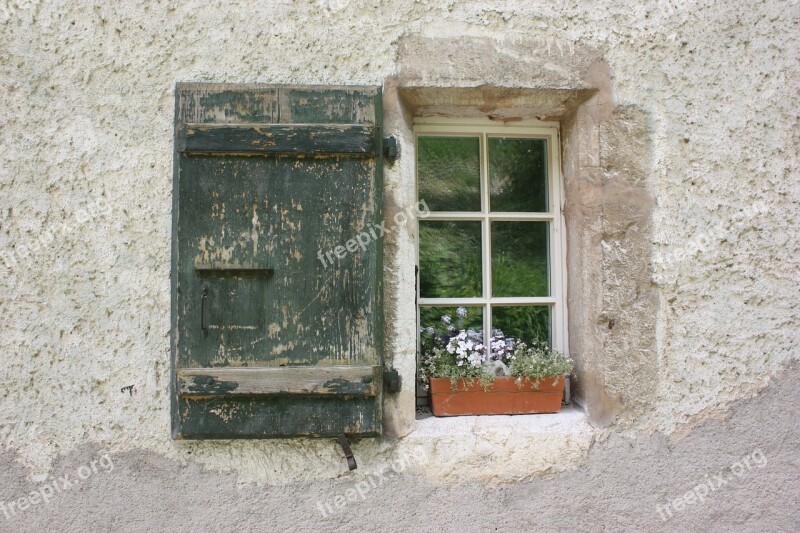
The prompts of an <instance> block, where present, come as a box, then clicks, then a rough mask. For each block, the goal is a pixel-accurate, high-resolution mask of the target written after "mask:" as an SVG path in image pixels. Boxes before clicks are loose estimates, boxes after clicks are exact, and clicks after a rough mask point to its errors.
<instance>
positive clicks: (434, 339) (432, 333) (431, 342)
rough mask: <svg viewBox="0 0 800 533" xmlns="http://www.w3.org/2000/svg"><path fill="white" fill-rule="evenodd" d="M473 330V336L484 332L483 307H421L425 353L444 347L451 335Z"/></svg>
mask: <svg viewBox="0 0 800 533" xmlns="http://www.w3.org/2000/svg"><path fill="white" fill-rule="evenodd" d="M462 330H463V331H471V332H472V333H471V336H473V337H479V336H481V335H482V334H483V308H482V307H420V308H419V336H420V348H421V352H422V354H423V355H425V354H428V353H429V352H430V351H431V350H432V349H433V348H444V347H445V346H446V345H447V342H448V341H449V340H450V337H453V336H455V335H457V334H458V333H459V331H462Z"/></svg>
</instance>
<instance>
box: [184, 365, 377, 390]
mask: <svg viewBox="0 0 800 533" xmlns="http://www.w3.org/2000/svg"><path fill="white" fill-rule="evenodd" d="M381 375H382V371H381V367H378V366H311V367H260V368H258V367H233V368H230V367H229V368H181V369H178V387H179V388H178V394H179V395H180V396H235V395H248V394H278V395H287V394H311V395H340V396H375V395H377V394H378V391H379V390H380V385H381Z"/></svg>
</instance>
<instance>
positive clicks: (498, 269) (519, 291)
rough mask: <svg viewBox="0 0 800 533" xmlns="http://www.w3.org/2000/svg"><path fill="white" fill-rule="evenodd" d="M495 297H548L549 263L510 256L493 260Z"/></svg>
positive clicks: (505, 255)
mask: <svg viewBox="0 0 800 533" xmlns="http://www.w3.org/2000/svg"><path fill="white" fill-rule="evenodd" d="M492 292H493V293H494V296H547V295H548V283H547V262H546V261H541V260H539V261H524V260H520V259H518V258H516V257H514V256H511V255H509V254H503V255H501V256H500V257H497V256H495V258H494V259H493V260H492Z"/></svg>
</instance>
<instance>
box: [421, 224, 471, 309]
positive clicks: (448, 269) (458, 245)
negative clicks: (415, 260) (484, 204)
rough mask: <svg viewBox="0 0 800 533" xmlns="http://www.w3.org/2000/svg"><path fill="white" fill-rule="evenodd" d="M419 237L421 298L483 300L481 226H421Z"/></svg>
mask: <svg viewBox="0 0 800 533" xmlns="http://www.w3.org/2000/svg"><path fill="white" fill-rule="evenodd" d="M470 230H472V231H470ZM419 234H420V236H419V271H420V276H419V277H420V286H419V289H420V295H421V296H422V297H423V298H463V297H475V296H480V295H481V256H480V253H481V240H480V223H477V222H421V223H420V225H419Z"/></svg>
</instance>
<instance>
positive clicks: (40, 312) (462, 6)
mask: <svg viewBox="0 0 800 533" xmlns="http://www.w3.org/2000/svg"><path fill="white" fill-rule="evenodd" d="M4 6H5V9H3V10H2V12H0V19H1V20H2V25H0V68H2V72H3V78H4V80H6V83H4V84H3V87H2V89H0V124H1V126H0V127H2V132H3V139H4V142H3V150H2V154H1V155H0V157H1V159H0V192H1V194H0V197H1V198H2V200H1V202H2V203H0V251H2V253H3V254H4V255H3V264H6V265H7V266H8V267H9V268H6V269H5V270H4V274H3V291H2V296H0V301H2V307H1V308H0V320H1V321H2V322H1V324H2V336H0V353H2V354H3V359H2V360H3V365H2V370H0V382H1V383H2V389H0V438H2V442H3V443H4V444H5V445H6V446H7V447H8V452H7V455H9V456H10V457H12V458H13V459H15V460H16V461H17V462H18V464H21V465H23V466H24V467H25V472H26V473H27V474H28V475H30V476H32V479H39V480H41V479H43V477H44V476H45V475H46V473H47V472H48V471H50V469H51V466H52V464H53V462H54V461H55V460H56V459H57V457H59V456H61V455H62V454H69V453H71V452H73V451H75V450H77V449H78V448H80V447H83V446H86V445H96V446H100V447H102V448H104V449H108V450H111V451H113V452H115V453H123V452H126V453H127V452H130V453H142V454H145V455H146V454H152V455H150V456H149V457H151V458H152V459H151V460H152V461H156V462H157V461H161V459H159V457H162V456H163V457H165V458H167V459H168V460H178V461H183V462H188V463H193V462H195V461H196V462H198V463H200V464H202V465H204V466H205V467H207V468H209V469H210V470H211V472H228V471H234V472H236V473H237V474H238V476H239V479H240V480H242V481H261V482H267V483H285V482H286V481H287V480H289V479H294V480H312V479H318V478H320V477H329V478H333V477H336V476H338V475H340V474H341V473H342V469H343V464H342V462H341V458H340V454H339V452H338V450H337V449H336V448H335V447H334V446H333V445H332V444H331V443H330V442H296V441H279V442H236V443H224V442H218V443H176V442H173V441H170V440H169V431H168V427H169V420H168V419H169V416H168V405H169V402H168V396H167V395H168V391H167V386H168V382H169V380H168V372H169V371H168V367H169V365H168V346H169V345H168V328H169V320H168V312H169V279H168V273H169V249H168V246H169V234H170V205H171V200H170V190H171V179H172V166H171V164H172V161H171V154H172V119H173V117H172V110H173V87H174V83H175V82H176V81H178V80H180V81H214V82H219V81H231V82H233V81H236V82H270V83H320V84H322V83H338V84H360V83H364V84H378V85H380V84H383V82H384V81H385V80H386V79H388V78H390V77H392V76H395V75H396V74H397V71H398V65H397V64H396V59H397V57H398V54H400V44H399V43H400V42H401V41H403V39H404V38H409V37H412V38H416V37H417V36H421V37H423V38H434V37H435V38H439V39H448V38H450V39H452V40H457V39H459V38H461V37H462V36H469V37H472V38H476V39H483V40H487V39H488V40H489V41H490V42H494V43H496V49H497V54H498V57H506V58H510V59H509V61H510V60H513V61H518V62H520V63H522V64H528V65H531V67H530V68H532V69H533V68H538V67H536V65H541V64H542V63H543V62H542V60H541V58H542V57H547V58H549V59H551V60H550V61H545V62H544V64H545V65H546V66H547V69H548V72H551V73H553V72H555V73H559V72H562V71H563V70H564V69H567V70H566V73H563V72H562V75H561V76H560V77H559V76H558V75H552V76H551V75H548V76H549V77H545V78H543V79H545V80H556V85H557V83H561V82H560V81H558V80H562V81H563V80H567V81H570V80H572V81H575V82H576V83H578V82H579V81H580V78H575V77H574V76H573V75H572V73H571V72H572V71H570V69H573V70H574V71H575V72H580V68H578V67H576V66H575V63H576V60H575V58H574V57H573V55H572V54H573V53H574V54H575V55H576V56H578V57H581V56H580V54H581V50H596V51H600V52H601V53H602V57H603V59H604V61H605V62H606V64H607V65H608V69H609V72H610V73H611V76H612V80H611V81H612V90H613V94H614V98H615V101H616V103H617V105H618V106H620V107H621V108H628V107H629V106H631V107H632V108H634V109H636V110H638V111H637V112H641V113H643V115H642V116H646V117H647V118H646V122H647V129H648V131H647V135H648V136H649V144H650V150H651V154H650V157H651V158H652V161H651V165H649V166H648V167H647V172H646V175H645V176H643V177H642V179H643V180H644V181H645V182H646V188H647V190H648V191H649V193H650V194H651V195H652V197H653V198H654V199H655V207H654V208H653V212H652V229H651V230H650V229H648V231H651V232H652V233H651V234H652V239H653V241H654V243H653V246H654V250H653V253H652V255H651V257H650V261H651V265H650V267H648V268H650V269H652V272H653V286H654V288H655V289H656V290H657V295H658V296H657V297H658V304H659V306H658V309H659V311H658V316H657V320H656V325H655V349H656V356H657V367H656V369H655V370H653V371H652V372H648V373H647V375H646V377H642V376H641V373H639V372H635V371H633V370H635V368H629V369H625V368H615V369H612V370H613V371H614V372H617V373H618V376H623V377H628V376H629V377H630V378H631V379H646V380H652V384H648V385H647V387H646V390H648V391H654V392H653V396H652V397H651V398H650V399H649V400H648V401H647V402H646V404H647V408H646V409H637V410H636V411H635V412H636V416H635V417H634V418H632V419H629V420H627V422H628V424H626V426H625V427H626V428H627V431H629V432H630V434H633V435H637V434H643V433H650V432H653V431H661V432H664V433H666V434H673V433H674V432H676V431H678V432H679V433H681V434H683V433H688V432H689V429H688V428H691V427H692V426H693V425H696V424H699V423H700V422H701V421H702V420H704V419H706V418H709V417H721V416H724V414H725V413H726V412H727V409H728V408H729V406H730V405H731V404H732V402H735V401H737V400H739V399H743V398H749V397H752V396H754V395H755V394H756V393H757V392H758V391H759V390H761V389H763V388H764V387H766V386H767V385H768V383H769V381H770V379H772V378H775V377H776V376H779V375H782V374H781V372H782V370H783V369H784V368H786V366H787V365H788V364H789V362H790V361H791V360H793V359H797V356H798V353H797V348H796V346H797V344H798V340H800V339H798V331H800V317H799V316H798V300H800V298H798V296H799V295H798V290H797V287H798V281H800V279H799V278H800V277H799V276H798V254H799V253H800V251H798V242H800V239H798V237H800V234H799V233H800V232H799V231H798V227H800V224H798V222H800V220H798V218H799V217H798V215H799V214H800V207H798V206H799V205H800V196H799V195H800V184H799V183H798V181H799V180H798V170H797V161H796V157H797V146H798V139H797V131H798V128H797V126H798V124H797V112H796V109H797V96H796V87H797V86H798V82H800V76H799V75H798V72H799V69H798V65H797V61H796V57H797V55H798V54H797V52H798V49H797V48H798V47H797V40H798V35H799V34H800V32H798V19H799V18H800V10H799V9H798V4H797V2H795V1H792V2H778V1H768V2H760V3H753V4H752V5H751V4H747V5H745V4H741V3H739V2H734V1H723V2H712V1H703V2H688V1H686V2H684V1H678V0H662V1H661V2H658V3H656V2H649V3H643V4H640V5H635V6H630V5H622V4H620V5H616V4H614V3H612V2H595V3H590V4H587V3H576V4H572V3H568V2H560V1H559V2H532V1H531V2H513V3H512V2H434V1H416V2H411V1H398V2H391V3H390V2H380V1H375V2H347V1H345V0H331V1H320V2H307V3H306V2H269V3H263V4H260V5H257V6H256V5H254V6H231V5H229V4H226V3H215V4H210V5H209V4H207V3H203V2H191V1H171V2H162V3H149V2H148V3H145V2H136V3H134V2H131V3H124V4H117V3H111V2H106V3H100V4H98V5H94V6H90V5H81V4H77V3H69V4H63V5H62V4H61V3H55V2H49V1H46V0H42V1H35V0H34V1H32V2H27V1H26V2H22V1H14V2H11V3H9V4H4ZM405 42H408V41H405ZM442 55H446V54H445V53H444V51H443V52H442ZM439 59H440V56H439V55H438V54H436V53H434V54H431V55H430V56H429V57H425V56H423V57H418V58H417V60H418V61H419V62H420V64H423V65H425V64H435V63H437V61H439ZM578 64H579V65H582V63H580V62H578ZM451 68H452V69H454V70H455V71H456V72H458V69H463V70H464V72H465V74H463V75H462V77H463V78H465V79H467V78H470V72H472V71H471V70H470V69H473V68H483V69H486V72H492V71H493V69H492V64H491V63H481V64H480V65H479V66H473V65H470V64H465V65H459V64H452V66H451ZM559 69H561V70H559ZM435 70H436V69H433V71H435ZM521 72H523V74H524V69H521ZM518 73H519V71H514V72H511V73H504V72H501V71H498V72H496V74H497V78H498V79H491V80H483V79H480V77H479V76H474V75H473V76H472V82H474V83H475V84H478V83H481V82H487V83H489V82H493V83H498V81H502V80H503V79H513V77H514V76H515V75H517V74H518ZM506 74H507V76H506ZM433 82H435V80H432V83H433ZM548 83H549V81H548ZM565 83H566V82H565ZM498 84H500V83H498ZM571 88H574V87H571ZM639 118H641V117H639ZM639 118H637V122H636V123H637V128H638V127H639ZM637 131H638V130H637ZM607 133H608V137H607V138H608V139H609V142H612V144H609V145H608V148H609V149H614V147H613V139H614V132H613V131H609V132H607ZM397 165H399V166H398V168H397V169H396V170H391V171H387V174H386V181H387V190H386V195H385V196H386V204H387V212H388V213H390V212H391V209H396V208H397V206H402V205H408V203H409V200H410V199H411V198H412V197H413V191H411V190H410V189H408V188H407V187H406V186H405V185H404V183H405V182H403V181H402V180H405V179H407V177H403V176H407V175H408V170H409V168H410V167H409V165H410V163H409V162H408V161H407V160H406V161H404V160H402V159H401V161H400V162H398V163H397ZM393 180H395V181H393ZM65 224H66V225H65ZM412 237H413V236H411V235H408V234H403V233H402V232H399V233H398V234H397V235H395V236H393V237H392V239H390V240H389V241H388V242H387V252H386V255H387V258H386V265H387V272H386V276H385V277H386V285H387V303H388V301H389V300H390V299H391V297H392V296H394V297H395V299H397V298H398V296H399V295H402V294H403V293H407V292H408V291H409V287H410V286H411V285H409V284H410V283H411V280H412V279H413V271H412V272H409V271H408V269H407V268H406V269H403V268H400V267H401V266H402V265H404V264H407V263H408V257H409V254H411V253H413V252H412V250H413V240H412ZM37 243H38V244H37ZM23 246H24V247H27V252H26V250H25V249H23V248H22V247H23ZM0 266H2V265H0ZM411 287H412V289H413V286H411ZM391 291H394V292H393V293H392V292H391ZM409 310H413V306H410V305H408V304H407V303H406V304H404V305H401V304H398V306H397V307H396V308H394V309H389V315H388V317H389V318H390V320H391V325H390V326H388V327H389V328H391V327H392V326H394V327H395V328H396V329H395V331H394V332H393V335H392V336H391V337H388V338H387V347H388V348H389V349H390V350H391V352H390V353H389V354H387V359H389V360H393V361H394V363H395V365H398V366H400V367H401V370H402V371H404V372H406V373H407V372H408V371H409V369H410V368H411V366H410V365H413V363H410V362H409V361H410V357H411V356H412V355H413V349H411V348H409V346H408V343H409V341H410V340H411V339H413V327H414V326H413V316H412V315H411V314H410V311H409ZM625 349H626V347H625V344H624V342H619V343H617V344H614V345H612V346H611V348H610V350H612V351H614V350H616V351H617V353H624V351H625ZM651 370H652V369H651ZM126 386H133V388H132V389H131V391H130V393H129V392H121V390H120V389H121V388H122V387H126ZM412 398H413V396H412V395H408V399H409V401H410V400H411V399H412ZM392 401H402V398H399V399H398V400H392ZM390 416H391V415H390ZM397 416H398V417H400V418H402V416H403V415H402V413H400V412H397ZM756 422H757V419H753V423H756ZM409 423H410V420H407V419H406V420H399V421H398V422H397V424H399V425H400V426H404V425H406V426H407V425H408V424H409ZM762 423H763V424H764V429H763V431H765V432H769V431H770V428H771V425H767V421H766V420H765V421H763V422H762ZM612 430H613V428H612ZM712 431H713V428H712ZM581 442H583V441H581ZM394 446H395V444H394V442H393V441H374V442H368V443H364V444H363V445H362V447H361V453H362V454H363V457H365V459H362V460H366V461H370V460H371V459H372V458H380V457H384V456H386V455H387V454H391V453H392V451H393V449H394V448H393V447H394ZM588 447H589V444H588V443H587V444H580V445H579V448H580V449H583V450H584V451H588ZM765 452H766V450H765ZM483 460H484V461H485V463H486V464H487V465H490V464H491V462H492V460H491V454H490V453H488V452H487V454H486V455H485V456H484V459H483ZM585 460H586V453H583V455H581V456H580V457H578V458H567V457H565V459H564V461H565V463H568V464H569V466H570V467H571V468H575V467H578V466H580V465H581V464H582V463H583V462H584V461H585ZM692 460H696V461H702V458H696V459H691V458H688V459H687V461H692ZM523 463H524V457H523ZM795 467H796V465H795ZM487 468H489V467H488V466H487ZM218 475H220V476H221V474H218ZM223 477H224V476H222V477H220V479H222V478H223ZM152 490H156V491H157V490H159V489H158V487H155V488H153V489H152Z"/></svg>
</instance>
